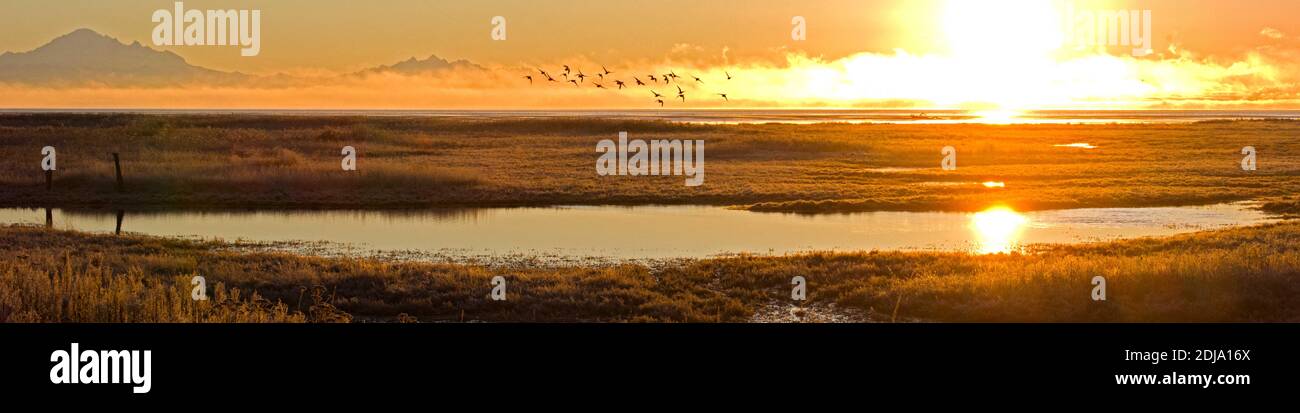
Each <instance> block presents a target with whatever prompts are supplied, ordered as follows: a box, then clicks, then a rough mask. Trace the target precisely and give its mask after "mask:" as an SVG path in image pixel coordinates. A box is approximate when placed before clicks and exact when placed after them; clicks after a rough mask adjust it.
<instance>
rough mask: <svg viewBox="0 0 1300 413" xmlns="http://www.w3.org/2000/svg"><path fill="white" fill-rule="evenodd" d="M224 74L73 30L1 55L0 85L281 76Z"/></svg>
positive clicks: (397, 67)
mask: <svg viewBox="0 0 1300 413" xmlns="http://www.w3.org/2000/svg"><path fill="white" fill-rule="evenodd" d="M466 68H468V69H479V70H481V69H483V68H482V67H480V66H478V65H476V64H474V63H471V62H469V61H466V60H457V61H447V60H444V59H442V58H439V57H438V56H430V57H428V58H426V59H416V58H414V57H412V58H410V59H408V60H406V61H402V62H398V63H394V64H392V65H385V66H378V67H374V68H370V69H365V70H362V71H358V72H355V73H352V74H351V75H365V74H370V73H379V72H395V73H403V74H427V73H433V72H438V71H442V70H448V69H466ZM282 77H283V76H279V75H277V76H271V77H260V76H255V75H248V74H243V73H239V72H225V71H220V70H213V69H208V68H204V67H201V66H196V65H192V64H190V63H188V62H186V61H185V59H184V58H182V57H181V56H179V55H177V54H175V53H172V52H169V51H159V50H154V49H152V48H150V47H147V46H144V45H141V44H140V43H139V42H134V43H131V44H125V43H123V42H121V41H119V40H117V39H114V38H112V37H109V36H105V35H103V34H100V33H98V32H95V31H94V30H90V29H78V30H75V31H73V32H71V33H68V34H65V35H63V36H59V37H58V38H55V39H54V40H51V41H50V42H49V43H46V44H45V45H43V46H41V47H38V48H36V49H33V50H31V51H27V52H18V53H13V52H5V53H3V54H0V83H18V84H29V85H40V86H75V85H88V84H90V85H106V86H172V85H183V84H194V83H202V82H206V83H212V84H226V83H230V82H250V81H258V80H269V79H274V78H282Z"/></svg>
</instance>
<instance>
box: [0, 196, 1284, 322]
mask: <svg viewBox="0 0 1300 413" xmlns="http://www.w3.org/2000/svg"><path fill="white" fill-rule="evenodd" d="M0 239H2V240H3V242H2V243H0V287H3V288H0V321H11V322H12V321H96V322H128V321H129V322H192V321H234V322H245V321H312V322H346V321H352V320H354V319H360V320H376V321H402V322H410V321H416V320H418V321H425V322H428V321H461V320H482V321H523V322H542V321H550V322H557V321H558V322H592V321H601V322H624V321H633V322H636V321H645V322H719V321H721V322H743V321H748V320H750V319H751V318H752V317H754V315H755V312H756V311H758V310H760V309H762V308H764V306H770V305H771V304H772V303H789V304H791V305H797V306H818V307H819V308H830V307H828V306H830V304H834V306H833V307H834V308H842V309H854V310H860V312H861V313H865V314H867V317H868V320H875V321H890V320H894V319H897V320H920V321H947V322H1295V321H1300V222H1294V221H1288V222H1282V223H1277V224H1269V225H1264V226H1257V227H1248V228H1238V229H1227V230H1219V231H1212V232H1203V233H1195V234H1188V235H1180V236H1174V237H1168V238H1153V239H1137V240H1129V241H1119V242H1108V243H1098V244H1087V245H1076V246H1059V247H1045V248H1042V249H1041V250H1039V251H1036V252H1034V253H1030V254H1011V255H1006V254H1002V255H969V254H961V253H925V252H862V253H815V254H802V255H793V256H777V257H769V256H739V257H728V258H717V259H707V260H690V261H683V262H680V263H678V265H665V266H661V267H655V268H651V267H646V266H642V265H632V264H626V265H613V266H595V267H583V266H573V267H558V268H521V269H518V270H515V271H508V272H501V271H494V270H492V269H490V268H487V267H484V266H478V265H459V264H431V263H412V262H399V263H393V262H381V261H374V260H368V259H349V258H318V257H308V256H296V255H291V254H286V253H259V252H232V251H231V249H230V248H226V247H227V246H225V245H224V244H221V243H217V242H198V241H180V240H168V239H160V238H152V237H144V236H134V235H126V236H108V235H91V234H84V233H77V232H70V231H55V230H47V229H41V228H33V227H14V226H11V227H4V228H3V229H0ZM193 274H200V275H203V276H205V277H206V278H207V280H208V282H209V283H210V284H213V285H219V287H216V290H217V293H216V294H215V295H216V298H214V300H213V301H212V302H211V304H217V305H211V304H205V303H195V302H193V301H191V300H190V298H189V294H190V286H189V277H190V276H191V275H193ZM496 275H504V276H505V277H506V278H507V280H508V297H509V299H508V300H506V301H492V300H491V299H490V298H489V292H490V290H491V284H490V280H491V278H492V277H493V276H496ZM1098 275H1101V276H1104V277H1105V278H1106V280H1107V287H1108V288H1107V296H1108V297H1107V300H1106V301H1104V302H1097V301H1092V300H1091V291H1092V288H1093V286H1092V284H1091V280H1092V277H1094V276H1098ZM794 276H804V277H805V278H806V279H807V282H808V301H807V302H804V303H793V302H790V301H789V294H790V288H791V286H790V280H791V278H792V277H794Z"/></svg>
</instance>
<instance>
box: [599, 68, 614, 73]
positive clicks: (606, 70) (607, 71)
mask: <svg viewBox="0 0 1300 413" xmlns="http://www.w3.org/2000/svg"><path fill="white" fill-rule="evenodd" d="M600 70H604V71H605V73H604V74H607V75H612V74H614V72H611V71H609V69H606V68H605V66H601V67H600Z"/></svg>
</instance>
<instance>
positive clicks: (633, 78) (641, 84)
mask: <svg viewBox="0 0 1300 413" xmlns="http://www.w3.org/2000/svg"><path fill="white" fill-rule="evenodd" d="M632 80H635V81H636V85H637V86H645V82H642V81H641V79H640V78H638V77H632Z"/></svg>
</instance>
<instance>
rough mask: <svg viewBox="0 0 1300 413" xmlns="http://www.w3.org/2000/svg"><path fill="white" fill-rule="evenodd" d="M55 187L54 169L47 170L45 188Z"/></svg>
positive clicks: (47, 189)
mask: <svg viewBox="0 0 1300 413" xmlns="http://www.w3.org/2000/svg"><path fill="white" fill-rule="evenodd" d="M51 189H54V171H45V190H46V191H49V190H51Z"/></svg>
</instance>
